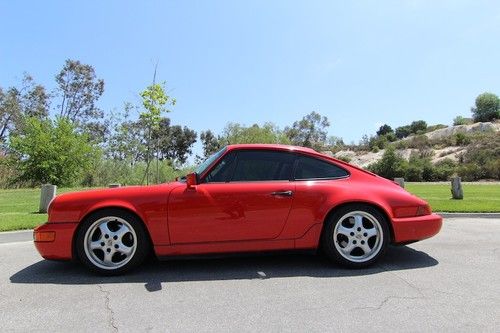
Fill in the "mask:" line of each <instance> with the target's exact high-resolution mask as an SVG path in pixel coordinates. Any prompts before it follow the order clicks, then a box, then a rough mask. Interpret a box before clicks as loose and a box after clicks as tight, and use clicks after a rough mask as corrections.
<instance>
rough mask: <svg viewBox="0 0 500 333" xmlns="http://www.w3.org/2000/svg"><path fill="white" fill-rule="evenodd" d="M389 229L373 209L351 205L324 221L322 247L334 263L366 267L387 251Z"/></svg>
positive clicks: (382, 217)
mask: <svg viewBox="0 0 500 333" xmlns="http://www.w3.org/2000/svg"><path fill="white" fill-rule="evenodd" d="M388 242H389V228H388V225H387V221H386V219H385V217H384V216H383V215H382V214H381V213H380V212H379V211H378V210H377V209H375V208H373V207H371V206H367V205H361V204H353V205H349V206H345V207H342V208H340V209H339V210H338V211H336V212H335V213H334V214H333V215H332V216H331V217H330V218H329V219H328V221H326V224H325V227H324V230H323V235H322V248H323V250H324V252H325V253H326V254H327V256H328V257H329V258H330V259H332V260H333V261H335V262H337V263H340V264H342V265H344V266H347V267H353V268H360V267H366V266H369V265H371V264H373V263H374V262H375V261H377V260H378V259H379V258H380V257H381V256H382V255H383V254H384V252H385V251H386V249H387V245H388Z"/></svg>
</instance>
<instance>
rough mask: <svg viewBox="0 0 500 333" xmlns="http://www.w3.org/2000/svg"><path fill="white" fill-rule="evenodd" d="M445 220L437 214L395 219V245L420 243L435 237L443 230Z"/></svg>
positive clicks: (393, 224)
mask: <svg viewBox="0 0 500 333" xmlns="http://www.w3.org/2000/svg"><path fill="white" fill-rule="evenodd" d="M442 224H443V218H442V217H441V216H439V215H437V214H430V215H424V216H416V217H405V218H393V219H392V226H393V230H394V242H395V243H407V242H414V241H419V240H422V239H426V238H429V237H432V236H434V235H435V234H437V233H438V232H439V230H441V226H442Z"/></svg>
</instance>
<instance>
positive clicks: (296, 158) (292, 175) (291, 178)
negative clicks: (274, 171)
mask: <svg viewBox="0 0 500 333" xmlns="http://www.w3.org/2000/svg"><path fill="white" fill-rule="evenodd" d="M245 151H250V152H277V153H283V154H287V155H292V170H291V172H290V175H289V178H288V179H280V180H276V179H275V180H231V179H232V178H233V176H234V172H235V171H236V165H237V163H238V158H239V153H240V152H245ZM229 154H235V155H236V156H235V158H234V162H235V163H234V166H232V170H231V172H230V176H228V177H227V178H226V180H225V181H223V182H206V181H205V179H206V176H207V175H208V174H209V173H210V172H211V171H212V170H213V169H214V168H215V167H216V166H217V165H218V164H219V162H221V161H222V160H223V159H224V158H225V157H226V156H227V155H229ZM301 157H306V158H310V159H313V160H319V161H322V162H324V163H327V164H330V165H333V166H335V167H337V168H340V169H341V170H343V171H345V173H346V175H345V176H340V177H327V178H295V172H296V170H297V167H298V164H299V160H300V158H301ZM349 177H351V173H350V172H349V170H347V169H345V168H343V167H342V166H340V165H338V164H337V163H335V162H333V161H330V160H328V159H325V158H323V157H321V156H311V155H308V154H304V153H302V152H297V151H286V150H278V149H276V150H275V149H259V148H251V149H248V148H237V149H230V150H227V149H226V151H225V153H224V154H223V155H222V156H220V157H219V159H217V160H216V161H214V163H212V165H210V166H209V167H208V168H207V170H206V171H205V173H204V174H203V175H199V179H200V184H229V183H269V182H281V183H285V182H287V183H289V182H304V181H328V180H340V179H346V178H349Z"/></svg>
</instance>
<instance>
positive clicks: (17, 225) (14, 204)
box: [0, 188, 79, 231]
mask: <svg viewBox="0 0 500 333" xmlns="http://www.w3.org/2000/svg"><path fill="white" fill-rule="evenodd" d="M77 190H79V189H78V188H62V189H57V193H58V194H61V193H64V192H71V191H77ZM39 203H40V189H39V188H35V189H18V190H17V189H16V190H0V231H9V230H21V229H32V228H34V227H36V226H37V225H39V224H42V223H44V222H46V221H47V214H39V213H38V205H39Z"/></svg>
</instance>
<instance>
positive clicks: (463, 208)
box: [405, 183, 500, 213]
mask: <svg viewBox="0 0 500 333" xmlns="http://www.w3.org/2000/svg"><path fill="white" fill-rule="evenodd" d="M462 187H463V191H464V198H463V200H453V199H451V185H450V184H426V183H407V184H405V188H406V190H408V191H409V192H411V193H413V194H415V195H417V196H419V197H421V198H422V199H425V200H427V201H428V202H429V204H430V205H431V207H432V210H433V211H435V212H468V213H480V212H483V213H484V212H488V213H489V212H500V185H499V184H488V183H485V184H462Z"/></svg>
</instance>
